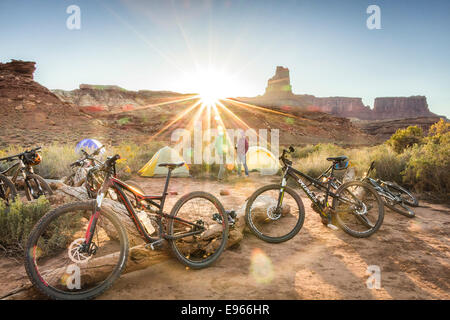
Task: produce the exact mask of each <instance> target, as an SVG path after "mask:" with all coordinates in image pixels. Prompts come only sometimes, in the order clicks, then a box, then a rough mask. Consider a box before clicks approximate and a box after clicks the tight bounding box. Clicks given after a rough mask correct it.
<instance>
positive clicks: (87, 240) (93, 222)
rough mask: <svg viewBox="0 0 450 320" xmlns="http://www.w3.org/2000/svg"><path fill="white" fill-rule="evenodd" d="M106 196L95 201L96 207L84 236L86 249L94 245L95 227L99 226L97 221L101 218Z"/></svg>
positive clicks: (99, 195)
mask: <svg viewBox="0 0 450 320" xmlns="http://www.w3.org/2000/svg"><path fill="white" fill-rule="evenodd" d="M104 197H105V194H104V193H103V192H101V193H99V194H98V195H97V199H96V201H95V206H94V210H93V213H92V214H91V217H90V218H89V224H88V227H87V229H86V234H85V236H84V246H85V249H87V250H88V249H89V248H90V247H91V244H92V238H93V237H94V231H95V227H96V226H97V221H98V219H99V218H100V208H101V206H102V202H103V198H104Z"/></svg>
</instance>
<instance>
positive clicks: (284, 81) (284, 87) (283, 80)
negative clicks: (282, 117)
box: [265, 66, 292, 97]
mask: <svg viewBox="0 0 450 320" xmlns="http://www.w3.org/2000/svg"><path fill="white" fill-rule="evenodd" d="M265 95H268V96H272V97H287V96H290V95H292V87H291V79H290V77H289V69H288V68H284V67H281V66H278V67H277V69H276V71H275V75H274V76H273V77H272V78H270V79H269V80H268V81H267V87H266V93H265Z"/></svg>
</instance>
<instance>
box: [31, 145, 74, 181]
mask: <svg viewBox="0 0 450 320" xmlns="http://www.w3.org/2000/svg"><path fill="white" fill-rule="evenodd" d="M40 153H41V155H42V162H41V163H40V164H39V165H38V166H36V168H35V170H36V172H37V173H38V174H40V175H41V176H42V177H44V178H47V179H60V178H62V177H65V176H68V175H70V174H71V173H72V169H71V168H70V164H71V163H72V162H74V161H76V160H77V159H79V158H80V157H81V155H79V154H77V153H76V152H75V148H74V147H73V146H72V145H68V144H65V145H59V144H52V145H49V146H44V147H43V148H42V150H41V151H40Z"/></svg>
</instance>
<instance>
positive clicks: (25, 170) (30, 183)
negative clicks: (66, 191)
mask: <svg viewBox="0 0 450 320" xmlns="http://www.w3.org/2000/svg"><path fill="white" fill-rule="evenodd" d="M40 149H41V147H37V148H34V149H31V150H27V151H25V152H22V153H19V154H16V155H13V156H8V157H5V158H1V159H0V161H6V162H12V161H16V162H15V163H14V164H13V165H12V166H10V167H9V168H8V169H6V170H4V171H2V172H0V175H2V176H3V178H2V181H3V183H4V186H6V187H7V188H8V183H6V182H5V181H6V180H5V179H4V177H6V175H9V174H11V175H12V177H11V179H10V182H11V183H12V184H13V185H15V184H16V182H17V178H18V176H19V174H21V175H22V177H23V180H24V189H25V195H26V196H27V199H28V201H31V200H33V199H37V198H39V197H40V196H42V195H52V194H53V191H52V189H51V188H50V186H49V185H48V183H47V182H46V181H45V180H44V178H42V177H41V176H39V175H37V174H35V173H34V170H33V166H36V165H38V164H39V163H41V160H42V158H41V155H40V154H39V153H38V152H37V151H38V150H40ZM0 189H1V188H0ZM1 194H2V192H0V195H1ZM16 194H17V191H16V190H15V188H14V189H13V188H12V187H11V185H9V191H8V190H6V191H4V193H3V196H2V198H3V199H4V200H6V199H8V200H9V201H12V200H13V199H14V196H15V195H16Z"/></svg>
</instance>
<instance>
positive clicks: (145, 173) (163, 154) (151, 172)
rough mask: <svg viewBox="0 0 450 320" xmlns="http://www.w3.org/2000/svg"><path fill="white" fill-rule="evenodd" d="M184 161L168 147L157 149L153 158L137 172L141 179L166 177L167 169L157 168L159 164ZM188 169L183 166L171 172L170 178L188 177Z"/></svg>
mask: <svg viewBox="0 0 450 320" xmlns="http://www.w3.org/2000/svg"><path fill="white" fill-rule="evenodd" d="M182 161H184V160H183V158H182V157H181V156H180V155H179V154H178V152H176V151H175V150H174V149H172V148H170V147H167V146H166V147H163V148H161V149H159V150H158V151H157V152H156V153H155V154H154V155H153V157H152V158H151V159H150V160H149V161H148V162H147V163H146V164H145V165H144V166H143V167H142V168H141V169H140V170H139V171H138V173H139V174H140V175H141V176H142V177H157V176H160V177H161V176H167V173H168V169H167V168H166V167H160V166H158V165H159V164H160V163H176V162H182ZM188 176H189V167H188V166H187V165H186V164H184V165H183V166H181V167H178V168H176V169H175V170H173V171H172V177H188Z"/></svg>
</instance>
